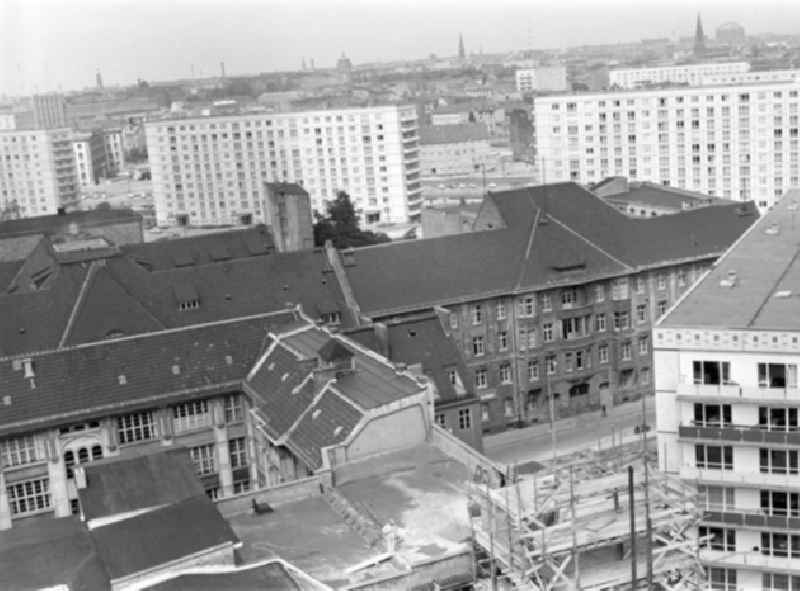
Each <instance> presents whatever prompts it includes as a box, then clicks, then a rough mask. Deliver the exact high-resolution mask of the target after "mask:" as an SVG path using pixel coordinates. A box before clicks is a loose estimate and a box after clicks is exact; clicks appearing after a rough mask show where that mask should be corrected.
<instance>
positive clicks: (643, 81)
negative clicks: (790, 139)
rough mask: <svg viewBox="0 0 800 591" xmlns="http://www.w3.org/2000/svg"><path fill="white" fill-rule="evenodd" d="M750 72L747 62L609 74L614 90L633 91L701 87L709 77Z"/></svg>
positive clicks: (653, 68) (609, 80)
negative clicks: (671, 86) (667, 85)
mask: <svg viewBox="0 0 800 591" xmlns="http://www.w3.org/2000/svg"><path fill="white" fill-rule="evenodd" d="M749 71H750V64H748V63H747V62H708V63H703V64H681V65H671V66H654V67H644V68H614V69H612V70H609V72H608V83H609V85H610V86H611V87H616V88H621V89H634V88H641V87H647V86H656V85H666V84H686V85H689V86H700V85H701V84H704V83H705V80H706V77H709V76H730V75H740V74H745V73H747V72H749Z"/></svg>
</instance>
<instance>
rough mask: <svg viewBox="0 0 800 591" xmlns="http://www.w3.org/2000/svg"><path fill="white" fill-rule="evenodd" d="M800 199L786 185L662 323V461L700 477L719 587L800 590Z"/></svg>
mask: <svg viewBox="0 0 800 591" xmlns="http://www.w3.org/2000/svg"><path fill="white" fill-rule="evenodd" d="M799 206H800V191H792V192H790V193H788V194H787V195H786V196H785V197H784V199H782V200H781V202H780V203H779V204H777V205H775V207H774V208H773V209H772V210H771V211H770V212H769V213H768V214H767V215H766V216H764V217H763V218H762V219H761V220H759V221H758V222H757V223H756V224H754V225H753V226H752V227H751V228H750V229H749V230H748V231H747V232H746V233H745V234H743V236H742V237H741V238H740V239H739V241H738V242H737V243H735V244H734V245H733V246H732V247H731V248H730V249H729V251H728V252H727V253H726V254H725V255H724V256H723V257H722V258H720V259H719V260H718V261H717V263H715V265H714V267H712V269H711V270H710V271H709V272H708V274H707V275H705V276H704V277H703V278H701V279H700V280H699V281H698V282H697V283H696V284H695V285H694V286H693V287H692V288H690V290H689V291H688V292H687V294H686V295H684V296H683V298H682V299H681V300H679V301H678V303H677V304H676V305H675V306H674V307H673V308H672V309H671V310H669V311H668V312H667V314H666V316H665V317H664V318H662V320H661V321H660V322H658V324H657V325H656V326H655V327H654V329H653V345H654V364H655V387H656V425H657V435H658V456H659V464H660V468H661V469H662V470H665V471H668V472H672V473H678V474H680V476H681V477H682V478H685V479H686V480H688V481H691V482H695V483H697V484H698V486H699V493H700V499H701V503H703V504H704V505H705V509H706V513H705V514H704V517H703V521H702V523H701V524H700V527H699V529H698V534H699V535H700V536H701V552H700V558H701V560H702V561H703V562H704V563H705V564H706V566H707V568H708V569H709V574H710V578H711V581H712V589H721V590H726V591H729V590H747V591H751V590H762V591H777V590H779V589H780V590H787V591H789V590H797V589H800V464H799V463H798V453H799V452H798V449H800V422H798V421H799V420H800V419H799V418H798V413H800V387H798V381H797V379H798V378H797V368H798V365H800V321H798V318H800V304H798V301H799V300H798V299H797V297H798V288H799V287H800V263H798V255H799V254H800V247H798V240H797V235H798V232H799V231H800V229H799V228H798V227H797V226H796V225H795V224H796V223H797V221H796V220H795V216H796V211H797V209H798V207H799ZM702 538H707V541H706V542H703V540H702Z"/></svg>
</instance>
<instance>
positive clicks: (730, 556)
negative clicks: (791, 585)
mask: <svg viewBox="0 0 800 591" xmlns="http://www.w3.org/2000/svg"><path fill="white" fill-rule="evenodd" d="M700 560H701V561H702V562H704V563H705V564H706V565H709V566H720V567H733V568H735V567H743V566H744V567H748V566H749V567H755V568H757V569H759V570H775V571H783V572H789V573H791V574H795V575H796V574H800V560H797V559H796V558H789V557H785V558H784V557H780V556H769V555H767V554H762V553H761V552H759V551H757V550H751V549H748V550H742V551H738V550H737V551H734V552H730V551H724V550H709V549H706V548H702V549H701V550H700Z"/></svg>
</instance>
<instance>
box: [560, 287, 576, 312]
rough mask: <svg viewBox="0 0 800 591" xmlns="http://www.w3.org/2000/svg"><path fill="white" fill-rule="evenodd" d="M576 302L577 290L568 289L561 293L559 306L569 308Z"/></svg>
mask: <svg viewBox="0 0 800 591" xmlns="http://www.w3.org/2000/svg"><path fill="white" fill-rule="evenodd" d="M577 302H578V290H576V289H575V288H574V287H570V288H568V289H565V290H563V291H562V292H561V305H562V306H563V307H565V308H571V307H573V306H574V305H575V304H576V303H577Z"/></svg>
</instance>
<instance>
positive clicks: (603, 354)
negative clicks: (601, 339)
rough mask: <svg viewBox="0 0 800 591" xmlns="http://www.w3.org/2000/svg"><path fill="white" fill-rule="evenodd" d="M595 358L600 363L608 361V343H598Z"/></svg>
mask: <svg viewBox="0 0 800 591" xmlns="http://www.w3.org/2000/svg"><path fill="white" fill-rule="evenodd" d="M597 358H598V360H599V361H600V363H608V345H600V346H599V347H598V348H597Z"/></svg>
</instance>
